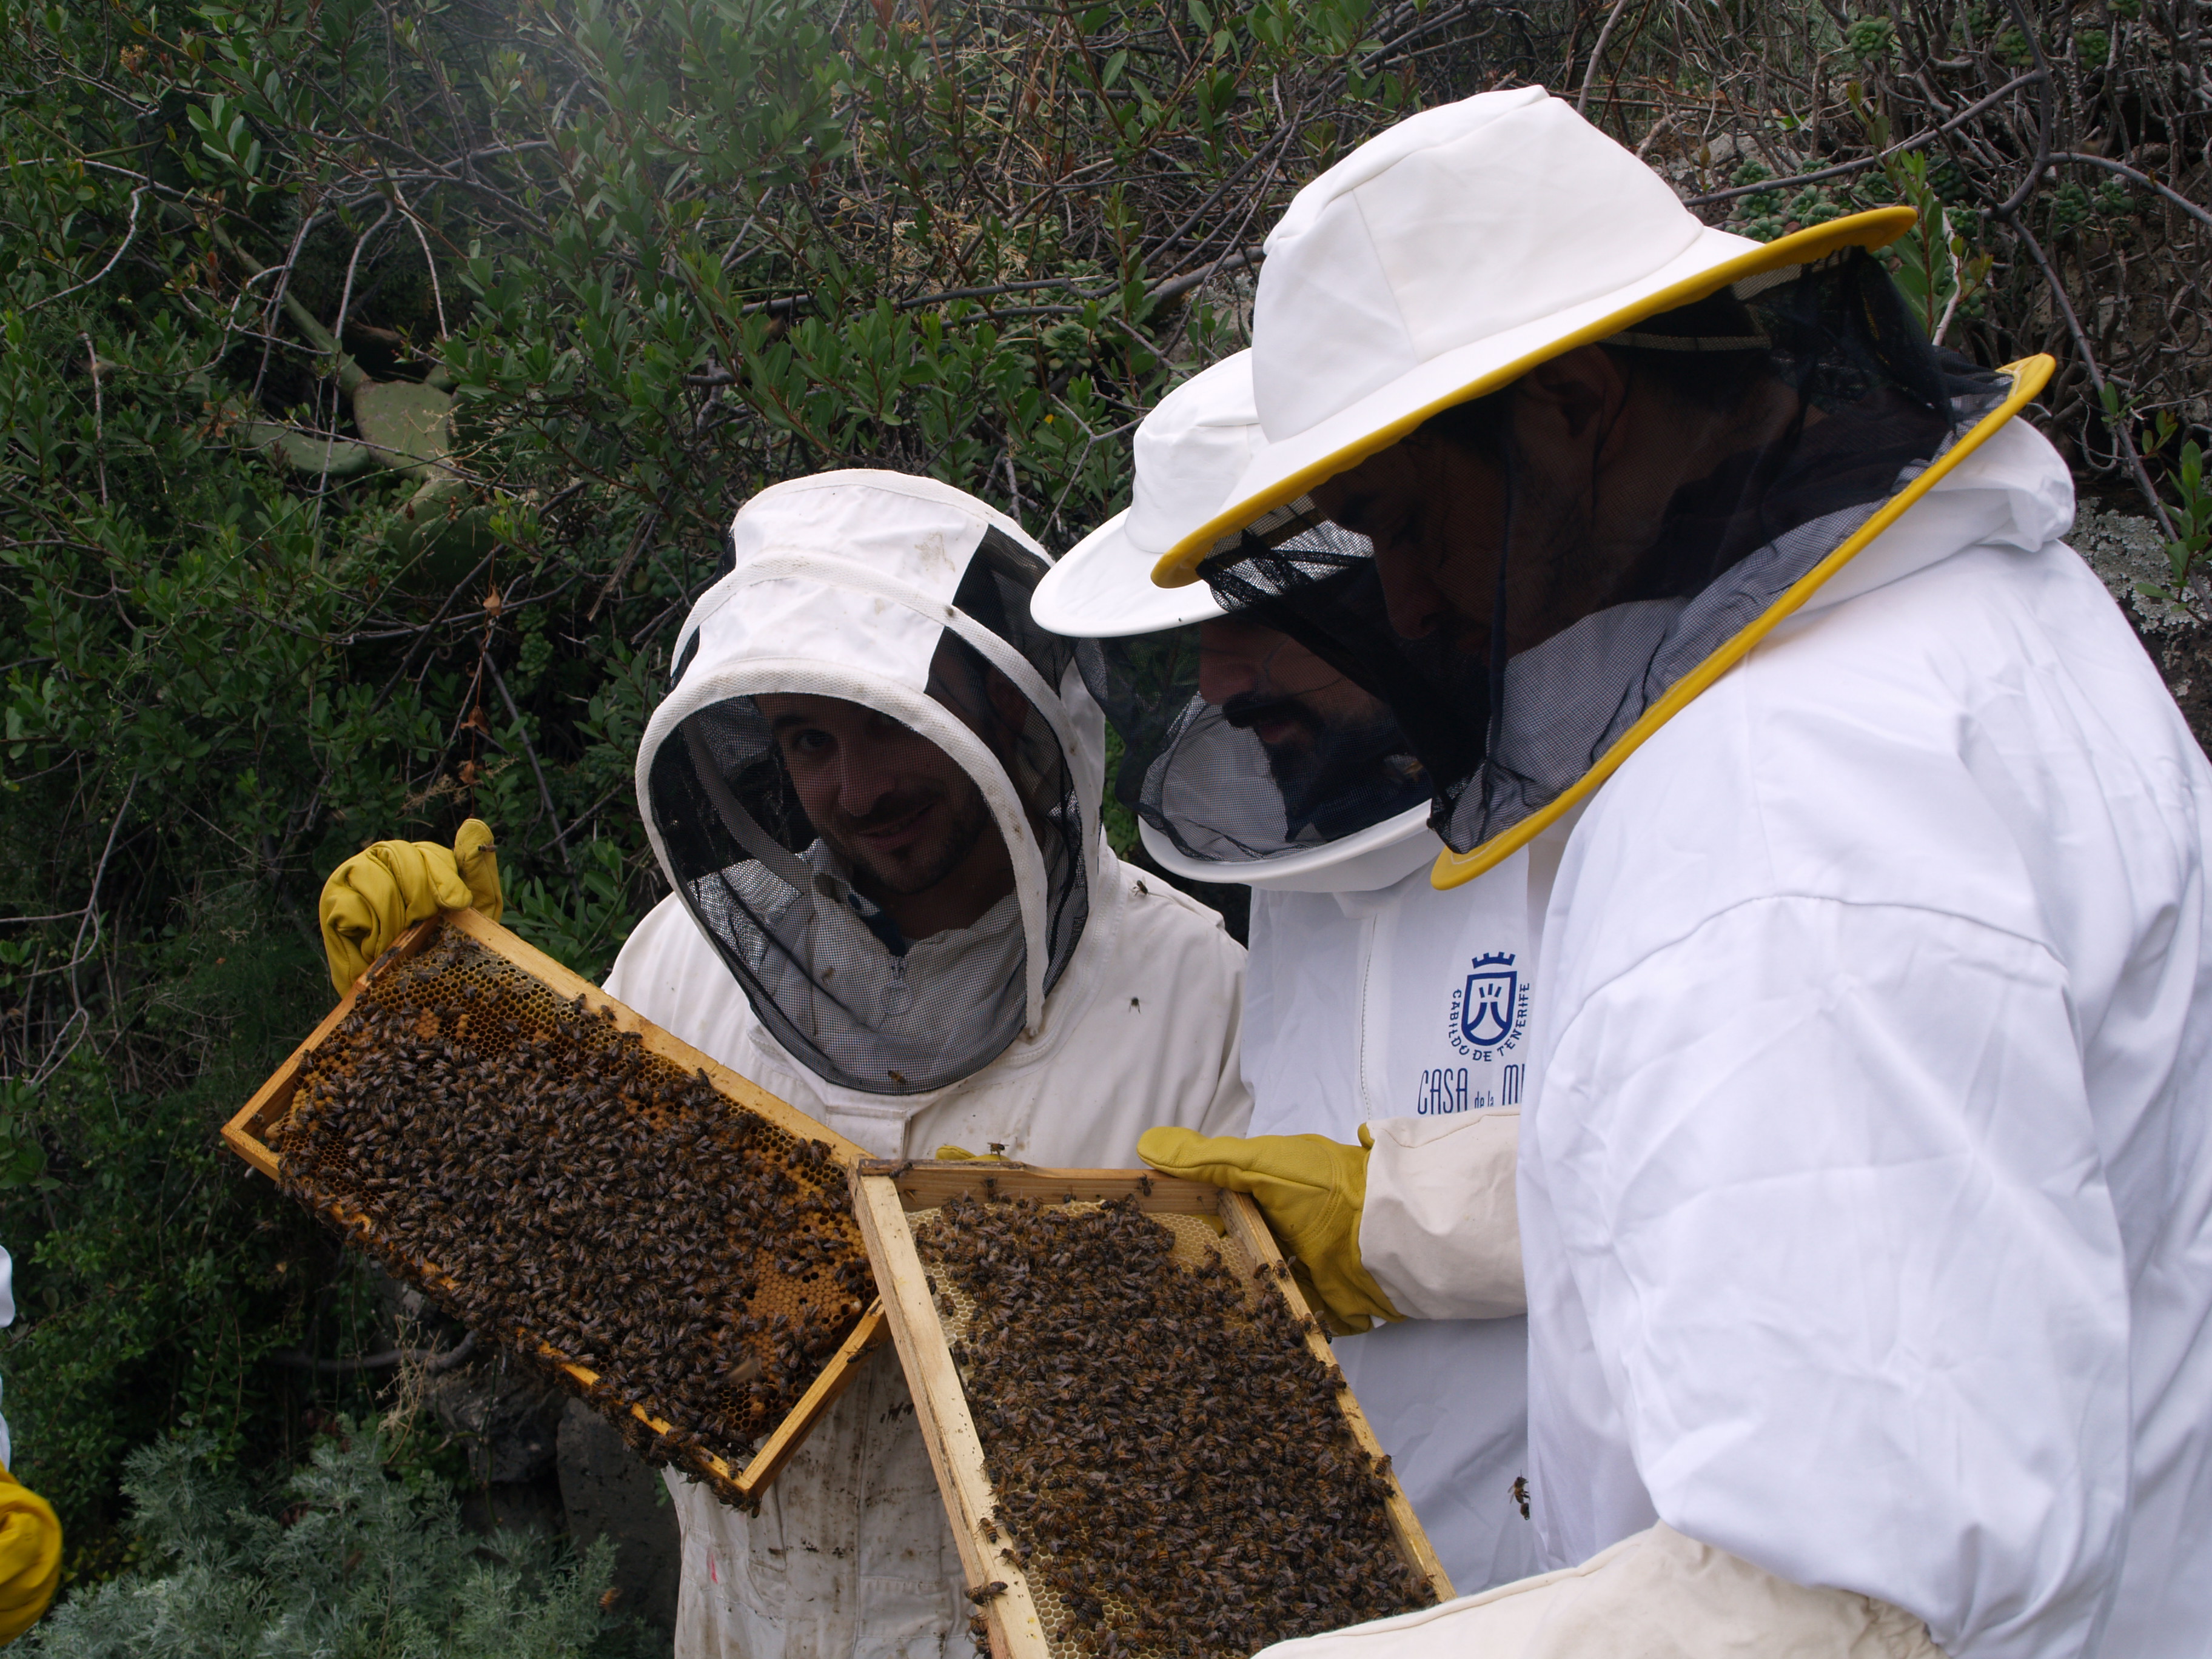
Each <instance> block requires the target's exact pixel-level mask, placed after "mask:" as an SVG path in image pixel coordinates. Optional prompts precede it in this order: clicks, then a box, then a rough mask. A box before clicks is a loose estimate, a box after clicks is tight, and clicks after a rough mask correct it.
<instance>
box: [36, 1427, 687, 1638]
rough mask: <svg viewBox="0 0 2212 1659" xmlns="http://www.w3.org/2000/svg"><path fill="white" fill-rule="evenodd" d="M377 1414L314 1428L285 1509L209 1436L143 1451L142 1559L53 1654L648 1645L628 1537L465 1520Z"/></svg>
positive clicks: (137, 1506)
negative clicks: (538, 1535)
mask: <svg viewBox="0 0 2212 1659" xmlns="http://www.w3.org/2000/svg"><path fill="white" fill-rule="evenodd" d="M388 1450H389V1449H388V1447H387V1446H386V1442H385V1440H384V1438H383V1437H382V1436H380V1434H378V1433H377V1432H376V1431H374V1430H373V1429H365V1428H359V1427H356V1426H354V1425H345V1427H344V1431H343V1434H342V1435H341V1436H340V1437H335V1438H329V1439H325V1440H322V1441H319V1442H318V1443H316V1445H315V1447H314V1449H313V1454H312V1456H311V1457H310V1460H309V1462H308V1463H307V1466H306V1467H305V1468H301V1470H300V1471H299V1472H298V1473H296V1474H294V1475H293V1476H292V1478H291V1480H289V1482H288V1483H287V1484H286V1486H285V1488H284V1494H283V1496H284V1500H285V1502H284V1506H283V1508H282V1510H281V1511H280V1512H278V1513H275V1514H272V1513H270V1506H266V1505H261V1504H255V1503H254V1502H253V1501H252V1495H251V1492H250V1491H249V1489H248V1487H247V1486H246V1483H245V1482H244V1481H242V1480H240V1478H239V1477H238V1475H237V1474H235V1472H234V1470H233V1469H232V1468H230V1467H229V1466H228V1465H227V1464H225V1463H224V1462H222V1460H221V1459H220V1457H219V1456H218V1455H217V1454H216V1447H215V1443H214V1442H213V1441H212V1439H211V1438H210V1437H208V1436H205V1435H188V1436H183V1437H177V1438H174V1439H169V1440H164V1441H162V1442H161V1443H157V1444H155V1445H152V1446H147V1447H144V1448H142V1449H139V1450H137V1451H136V1452H133V1453H132V1454H131V1455H130V1457H129V1459H128V1460H127V1462H126V1464H125V1468H126V1471H127V1472H126V1474H125V1480H124V1490H125V1492H126V1493H127V1494H128V1495H129V1497H130V1499H131V1506H132V1510H133V1511H134V1521H135V1525H136V1528H137V1533H138V1543H139V1547H140V1548H141V1550H142V1551H143V1557H144V1561H145V1565H142V1566H140V1567H138V1568H137V1569H136V1570H134V1571H129V1572H126V1573H125V1574H123V1575H121V1576H120V1577H115V1578H112V1579H110V1580H109V1581H108V1582H106V1583H104V1584H101V1585H100V1587H99V1588H98V1589H94V1590H92V1591H90V1592H89V1593H88V1594H85V1595H79V1596H76V1597H75V1598H72V1599H71V1600H70V1601H67V1602H65V1603H64V1605H63V1606H62V1607H59V1608H58V1609H57V1610H56V1611H55V1612H54V1613H52V1615H50V1616H49V1617H48V1618H47V1619H46V1620H44V1621H42V1622H41V1623H40V1625H39V1626H37V1627H36V1628H35V1629H34V1630H33V1632H32V1633H31V1635H30V1636H29V1637H28V1638H27V1640H26V1642H25V1644H24V1650H25V1651H26V1652H27V1653H28V1654H32V1655H37V1656H40V1659H244V1656H247V1655H252V1656H254V1659H295V1656H296V1659H587V1656H592V1659H599V1656H604V1659H615V1656H617V1655H621V1654H635V1653H639V1652H642V1651H643V1650H644V1648H643V1645H642V1644H641V1640H640V1638H639V1637H638V1635H637V1634H636V1632H635V1629H634V1627H632V1626H629V1624H628V1623H627V1622H626V1621H623V1622H618V1621H617V1620H614V1619H612V1618H611V1617H609V1616H608V1615H607V1614H606V1613H605V1612H603V1611H602V1609H601V1607H600V1599H601V1597H602V1596H603V1595H605V1592H606V1590H607V1589H608V1587H609V1585H610V1584H611V1581H612V1576H613V1569H614V1546H613V1545H612V1544H611V1542H609V1541H607V1540H605V1539H604V1538H603V1539H600V1540H598V1541H596V1542H594V1543H593V1544H592V1546H591V1547H590V1548H588V1549H587V1550H586V1551H585V1552H584V1553H583V1554H582V1556H581V1558H580V1559H577V1560H574V1561H573V1562H568V1561H563V1560H562V1559H561V1557H560V1554H559V1552H558V1551H557V1550H556V1548H555V1547H553V1546H551V1545H550V1544H549V1543H547V1542H545V1541H543V1540H538V1539H532V1538H527V1537H523V1536H520V1535H517V1534H511V1533H501V1534H497V1535H495V1536H494V1537H493V1538H492V1539H490V1540H489V1541H479V1540H477V1539H473V1538H471V1537H469V1536H467V1535H466V1534H465V1533H464V1532H463V1530H462V1527H461V1520H460V1512H459V1509H458V1507H457V1506H456V1505H455V1504H454V1502H453V1498H452V1496H451V1495H450V1494H449V1493H448V1492H447V1491H446V1490H445V1488H444V1487H443V1486H441V1485H440V1484H439V1483H438V1482H436V1481H435V1480H428V1479H426V1478H423V1477H422V1476H420V1475H410V1474H407V1473H404V1472H398V1471H395V1470H393V1469H392V1468H387V1467H386V1464H387V1455H388Z"/></svg>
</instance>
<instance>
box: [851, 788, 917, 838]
mask: <svg viewBox="0 0 2212 1659" xmlns="http://www.w3.org/2000/svg"><path fill="white" fill-rule="evenodd" d="M943 798H944V795H943V792H942V791H941V790H935V789H909V790H906V791H904V792H902V793H899V794H896V795H889V796H886V797H884V799H882V800H879V801H878V802H877V803H876V804H875V805H873V806H872V807H871V808H869V810H868V811H866V813H865V814H863V815H861V816H859V817H855V816H854V814H852V813H850V812H842V811H841V812H839V813H838V815H837V821H838V823H839V824H840V826H842V828H843V829H847V830H851V831H856V832H858V833H860V834H863V835H865V834H866V832H867V831H869V830H871V829H882V828H884V826H885V825H886V824H892V823H897V822H898V821H899V820H900V819H901V818H903V817H908V816H909V815H911V814H913V813H915V812H917V811H921V809H922V808H923V807H925V806H934V805H936V804H937V803H938V802H939V800H940V799H943Z"/></svg>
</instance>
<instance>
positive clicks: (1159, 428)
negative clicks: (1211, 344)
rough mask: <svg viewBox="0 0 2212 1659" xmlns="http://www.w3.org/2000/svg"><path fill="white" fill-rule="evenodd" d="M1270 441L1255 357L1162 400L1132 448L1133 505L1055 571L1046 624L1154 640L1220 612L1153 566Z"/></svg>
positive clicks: (1201, 593) (1046, 599) (1222, 365)
mask: <svg viewBox="0 0 2212 1659" xmlns="http://www.w3.org/2000/svg"><path fill="white" fill-rule="evenodd" d="M1264 441H1265V440H1263V439H1262V438H1261V435H1260V416H1259V412H1258V411H1257V410H1255V409H1254V408H1253V406H1252V354H1251V353H1250V352H1249V351H1240V352H1238V353H1237V355H1236V356H1233V357H1225V358H1223V359H1222V360H1221V361H1220V362H1218V363H1215V364H1213V365H1212V367H1211V368H1206V369H1203V370H1201V371H1200V373H1198V374H1194V375H1192V376H1191V378H1190V379H1188V380H1185V381H1184V382H1183V383H1182V385H1181V386H1177V387H1176V388H1175V390H1174V391H1172V392H1169V393H1168V395H1167V396H1166V397H1164V398H1161V399H1160V401H1159V404H1158V406H1157V407H1155V408H1154V409H1153V410H1152V413H1151V414H1149V415H1147V416H1145V419H1144V422H1143V423H1142V424H1141V425H1139V427H1138V428H1137V435H1136V437H1135V439H1134V440H1133V441H1132V443H1131V444H1130V449H1131V451H1132V452H1133V453H1132V460H1133V465H1134V469H1135V475H1136V476H1135V479H1134V482H1133V483H1132V484H1131V486H1130V491H1129V506H1128V507H1127V510H1126V511H1124V512H1121V513H1115V515H1114V516H1113V517H1112V518H1110V519H1109V520H1106V522H1105V523H1104V524H1102V525H1100V526H1098V528H1097V529H1096V530H1094V531H1092V532H1091V533H1090V534H1089V535H1088V536H1085V538H1083V539H1082V540H1081V541H1079V542H1078V543H1077V544H1075V545H1074V546H1073V547H1072V548H1070V549H1069V550H1067V552H1066V555H1064V556H1062V557H1061V558H1060V561H1059V562H1057V563H1056V564H1054V566H1053V568H1052V569H1051V570H1050V571H1049V572H1048V573H1047V574H1046V576H1045V579H1044V580H1042V582H1040V583H1038V584H1037V590H1036V592H1035V593H1034V594H1033V595H1031V596H1030V615H1031V616H1032V617H1036V620H1037V623H1039V625H1040V626H1042V627H1045V628H1048V629H1051V630H1052V631H1053V632H1054V633H1055V634H1061V635H1066V636H1067V637H1069V638H1071V639H1101V640H1106V639H1120V638H1123V637H1125V636H1127V635H1132V634H1156V633H1158V632H1160V631H1161V630H1162V629H1169V628H1181V627H1183V626H1185V625H1186V624H1188V623H1195V622H1204V621H1205V620H1206V618H1207V617H1218V616H1219V615H1220V614H1221V606H1220V605H1219V604H1218V603H1217V602H1216V601H1215V599H1214V598H1213V595H1212V593H1211V592H1208V591H1207V590H1206V587H1205V586H1202V585H1200V584H1197V583H1191V584H1187V585H1186V586H1182V587H1180V588H1165V587H1161V586H1158V585H1156V584H1155V583H1154V582H1153V580H1152V569H1153V567H1154V566H1156V565H1158V563H1159V562H1160V559H1161V557H1162V556H1164V554H1165V553H1166V552H1167V550H1169V549H1170V548H1171V547H1173V546H1174V545H1175V544H1176V543H1177V542H1178V541H1180V540H1181V539H1182V538H1183V537H1184V536H1185V535H1187V534H1188V532H1190V531H1192V530H1193V529H1194V528H1196V527H1197V526H1200V525H1201V524H1203V523H1205V522H1206V520H1208V519H1209V518H1211V517H1212V515H1213V513H1214V510H1215V509H1216V508H1218V507H1219V506H1220V505H1221V503H1222V501H1223V500H1224V499H1225V497H1226V496H1227V495H1228V494H1229V492H1230V491H1231V489H1235V488H1236V486H1237V480H1238V479H1239V478H1241V477H1243V476H1244V471H1245V469H1246V468H1247V467H1249V466H1250V465H1251V464H1252V457H1253V456H1254V455H1255V453H1258V451H1259V449H1260V447H1261V444H1262V443H1263V442H1264Z"/></svg>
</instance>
